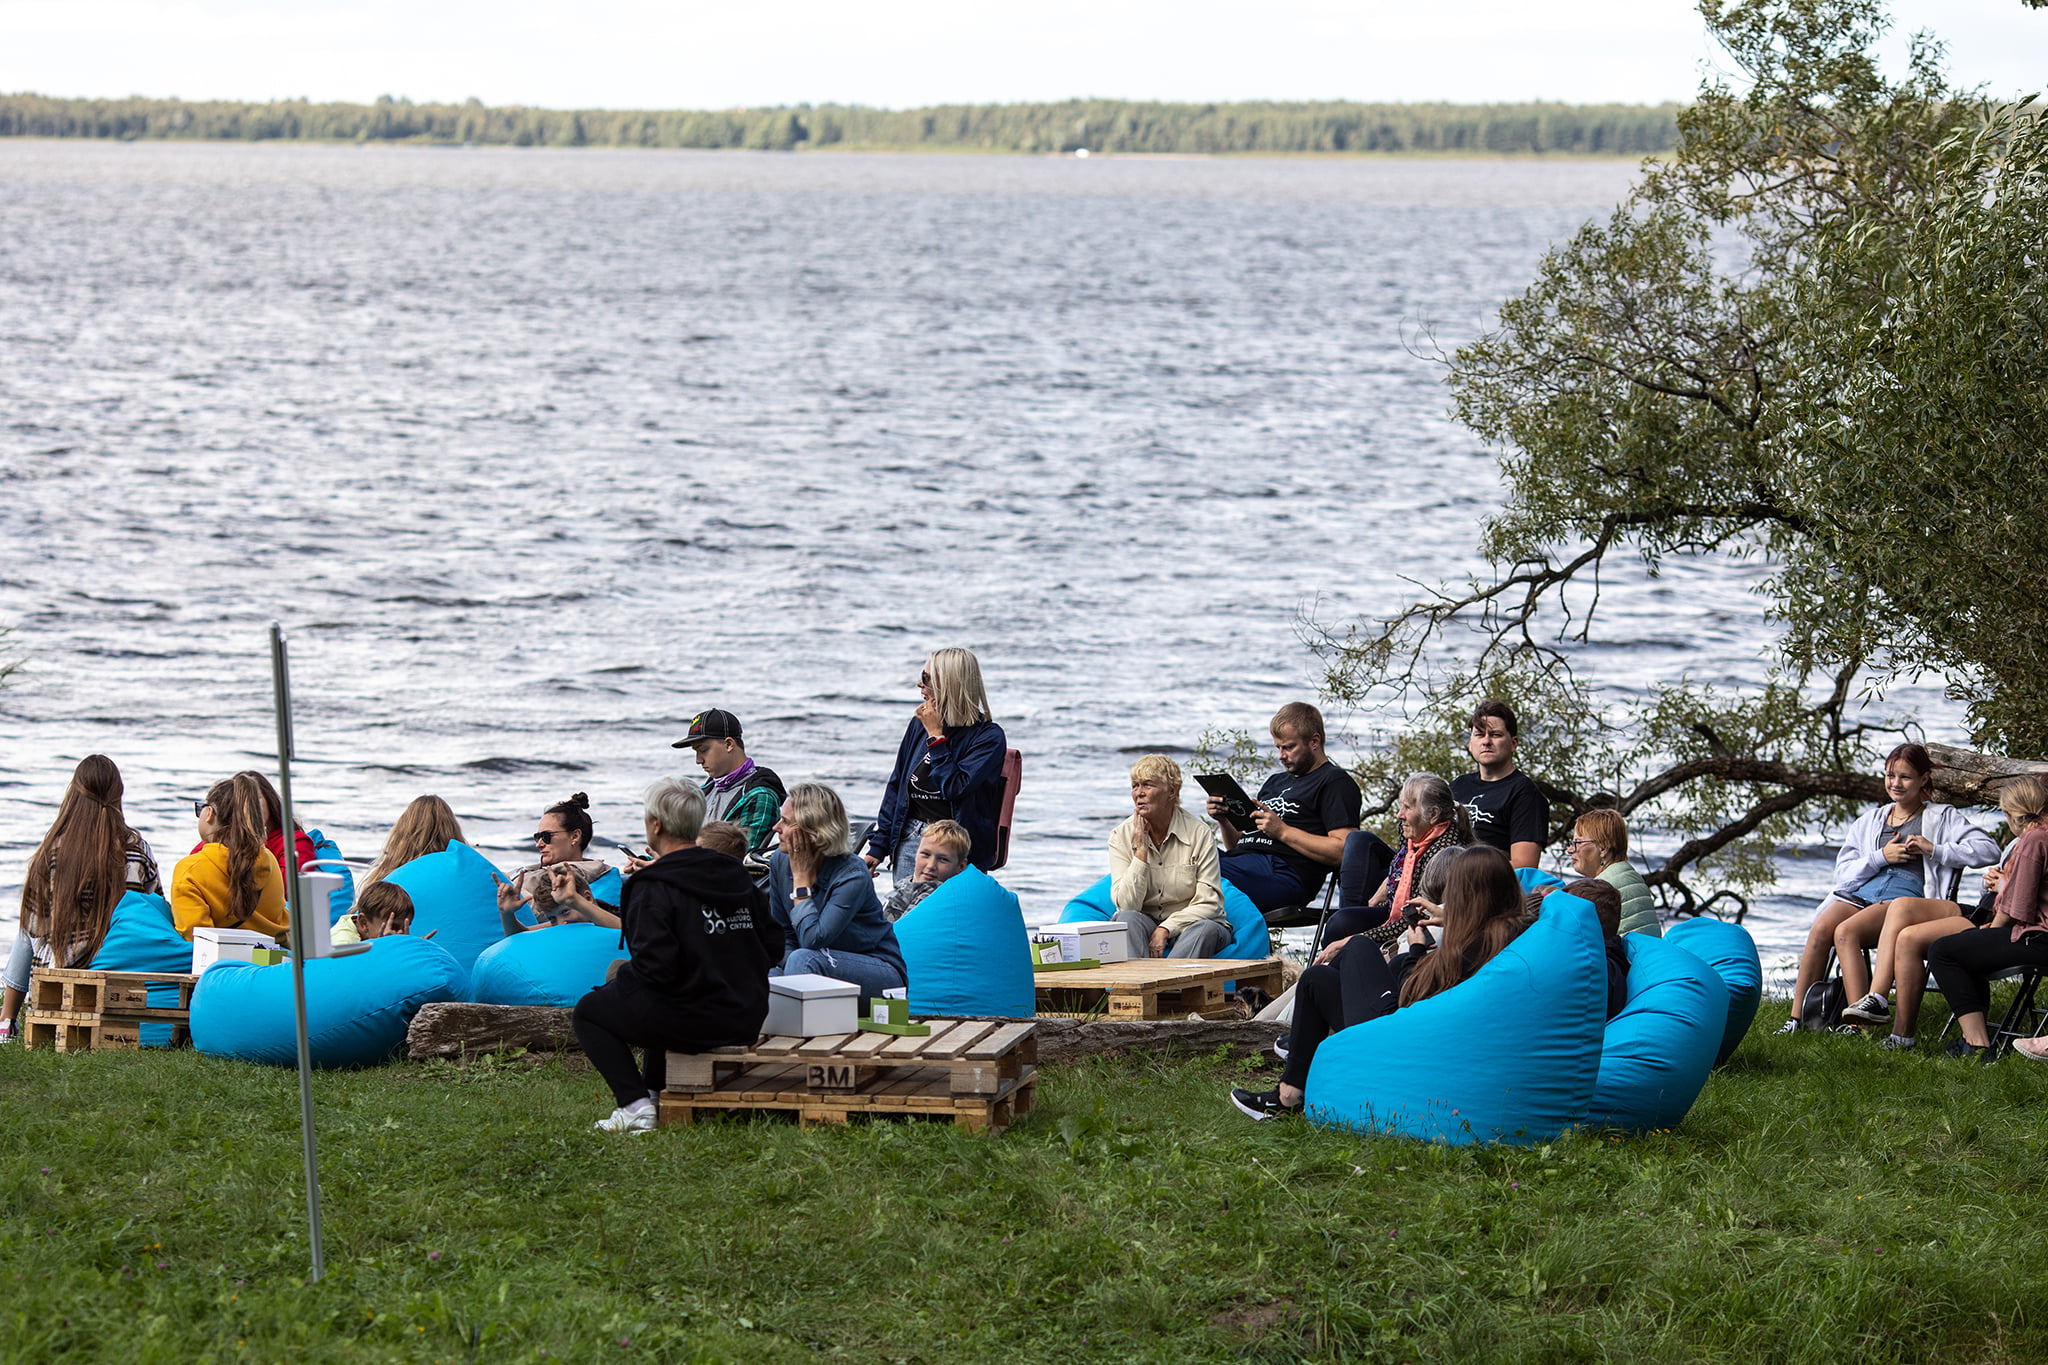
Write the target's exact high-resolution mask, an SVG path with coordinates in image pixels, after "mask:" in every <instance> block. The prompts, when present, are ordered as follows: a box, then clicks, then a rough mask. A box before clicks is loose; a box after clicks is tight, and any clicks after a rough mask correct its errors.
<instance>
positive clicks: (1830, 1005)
mask: <svg viewBox="0 0 2048 1365" xmlns="http://www.w3.org/2000/svg"><path fill="white" fill-rule="evenodd" d="M1848 1003H1849V993H1848V991H1847V990H1845V989H1844V988H1843V986H1842V978H1841V977H1839V976H1831V977H1829V978H1828V979H1827V980H1825V981H1816V982H1815V983H1814V984H1813V985H1811V986H1808V987H1807V988H1806V998H1805V999H1804V1000H1802V1001H1800V1002H1799V1027H1801V1028H1803V1029H1809V1030H1811V1031H1812V1032H1815V1033H1825V1032H1827V1031H1828V1030H1829V1029H1831V1028H1834V1027H1835V1026H1836V1025H1837V1024H1840V1023H1841V1022H1842V1009H1843V1007H1844V1006H1846V1005H1847V1004H1848Z"/></svg>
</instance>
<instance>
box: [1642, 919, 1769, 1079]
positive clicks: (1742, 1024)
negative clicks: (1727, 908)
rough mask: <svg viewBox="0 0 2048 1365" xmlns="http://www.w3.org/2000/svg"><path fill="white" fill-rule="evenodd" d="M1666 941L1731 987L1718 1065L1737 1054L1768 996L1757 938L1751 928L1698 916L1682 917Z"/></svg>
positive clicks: (1668, 934)
mask: <svg viewBox="0 0 2048 1365" xmlns="http://www.w3.org/2000/svg"><path fill="white" fill-rule="evenodd" d="M1664 942H1666V943H1673V944H1676V945H1678V946H1679V947H1681V948H1683V949H1685V950H1686V951H1687V952H1688V953H1691V954H1692V955H1693V956H1694V957H1696V958H1698V959H1699V960H1700V961H1702V962H1704V963H1706V964H1707V965H1708V966H1709V967H1712V968H1713V969H1714V971H1715V973H1716V974H1718V975H1719V976H1720V978H1721V984H1722V985H1724V986H1726V987H1727V988H1728V1025H1727V1028H1726V1030H1725V1031H1724V1032H1723V1033H1722V1035H1721V1049H1720V1051H1718V1052H1716V1053H1715V1054H1714V1065H1715V1066H1720V1065H1722V1064H1724V1063H1725V1062H1726V1061H1727V1060H1728V1059H1729V1058H1730V1057H1732V1056H1734V1055H1735V1048H1736V1045H1737V1044H1739V1043H1740V1042H1741V1041H1742V1039H1743V1037H1744V1035H1746V1034H1747V1033H1748V1032H1749V1026H1750V1024H1751V1023H1752V1022H1753V1021H1754V1020H1755V1019H1756V1010H1757V1006H1758V1005H1759V1004H1760V1003H1761V1002H1762V1001H1763V995H1764V964H1763V961H1762V959H1760V958H1759V957H1758V956H1757V952H1756V940H1755V939H1753V938H1751V937H1750V936H1749V930H1747V929H1745V928H1743V927H1742V926H1741V925H1739V924H1730V923H1729V922H1728V921H1727V920H1724V919H1713V918H1711V917H1709V916H1706V915H1697V916H1695V917H1693V918H1692V919H1685V920H1680V921H1679V922H1678V923H1676V924H1674V925H1672V926H1671V927H1670V928H1669V929H1666V930H1665V931H1664Z"/></svg>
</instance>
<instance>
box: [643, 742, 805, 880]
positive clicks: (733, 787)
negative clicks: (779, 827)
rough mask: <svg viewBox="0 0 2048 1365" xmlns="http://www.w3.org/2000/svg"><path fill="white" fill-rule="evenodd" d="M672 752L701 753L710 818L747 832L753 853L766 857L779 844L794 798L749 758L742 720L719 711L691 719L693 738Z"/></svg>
mask: <svg viewBox="0 0 2048 1365" xmlns="http://www.w3.org/2000/svg"><path fill="white" fill-rule="evenodd" d="M671 747H672V748H677V749H694V750H696V751H697V766H698V767H700V768H702V769H703V770H704V771H705V773H706V774H708V775H707V776H706V777H705V779H704V786H703V791H704V804H705V807H706V810H705V815H704V818H705V819H707V820H729V821H731V822H732V823H733V824H735V825H738V826H739V827H740V828H741V829H743V830H745V831H746V832H747V852H749V853H753V854H759V855H765V854H766V853H767V851H768V849H769V847H770V846H771V845H772V844H774V842H775V821H776V820H777V819H778V818H779V817H780V816H781V814H782V803H783V801H784V799H786V797H787V796H788V793H787V792H785V791H783V789H782V779H781V778H779V777H777V776H776V775H775V774H774V772H772V771H771V770H769V769H767V768H764V767H762V766H761V765H760V764H758V763H756V762H754V760H753V759H751V758H748V757H747V746H746V745H745V744H743V743H742V742H741V741H740V718H739V717H738V716H735V715H734V714H733V713H732V712H730V711H720V710H718V709H716V708H713V709H712V710H709V711H700V712H698V713H697V714H696V715H694V716H692V717H691V718H690V733H688V734H687V735H684V736H683V737H682V738H681V739H679V740H677V741H676V742H675V743H674V745H672V746H671Z"/></svg>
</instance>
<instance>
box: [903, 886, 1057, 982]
mask: <svg viewBox="0 0 2048 1365" xmlns="http://www.w3.org/2000/svg"><path fill="white" fill-rule="evenodd" d="M896 946H897V947H898V948H900V949H901V950H902V952H903V967H904V971H905V972H906V974H907V975H908V976H909V978H910V1012H911V1013H912V1014H953V1015H965V1016H967V1017H969V1018H979V1017H986V1016H989V1015H1007V1016H1010V1017H1013V1018H1023V1019H1029V1018H1030V1017H1031V1016H1032V1015H1034V1014H1036V1013H1037V1012H1038V993H1037V990H1036V988H1035V987H1034V986H1033V985H1032V978H1031V942H1030V940H1029V938H1028V937H1026V935H1025V932H1024V912H1023V910H1021V909H1019V908H1018V905H1017V896H1016V893H1015V892H1013V891H1010V890H1008V889H1006V888H1005V887H1004V886H1003V884H1002V883H1001V882H999V881H997V880H996V879H995V878H993V877H991V876H989V875H988V873H986V872H983V871H982V870H981V869H980V868H978V867H969V868H966V869H965V870H963V871H961V872H960V873H958V874H956V875H955V876H953V877H951V878H949V879H948V880H947V881H946V882H945V883H943V884H942V885H941V886H940V887H939V889H938V890H936V891H934V892H932V893H931V894H930V895H929V896H926V897H925V898H924V899H923V900H921V901H919V902H918V903H917V905H916V906H915V908H913V909H912V910H911V912H910V913H909V914H907V915H905V916H904V917H903V918H902V919H900V920H897V921H896Z"/></svg>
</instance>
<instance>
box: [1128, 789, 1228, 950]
mask: <svg viewBox="0 0 2048 1365" xmlns="http://www.w3.org/2000/svg"><path fill="white" fill-rule="evenodd" d="M1131 805H1132V806H1133V807H1135V810H1134V811H1133V813H1132V815H1131V818H1130V819H1128V820H1126V821H1124V822H1123V823H1122V824H1120V825H1118V826H1117V827H1116V828H1115V829H1114V830H1113V831H1111V833H1110V836H1109V898H1110V900H1111V902H1112V903H1114V904H1115V906H1116V918H1117V922H1118V923H1120V924H1122V925H1123V926H1124V928H1125V929H1126V930H1128V931H1129V933H1130V936H1131V956H1132V957H1214V956H1216V955H1217V954H1218V953H1220V952H1222V951H1223V950H1224V949H1225V948H1226V947H1228V946H1229V944H1230V918H1229V916H1228V915H1226V914H1225V913H1224V910H1223V873H1222V870H1221V867H1220V865H1219V863H1218V862H1217V855H1216V836H1215V835H1214V834H1213V833H1211V832H1210V829H1209V826H1208V824H1207V822H1206V821H1203V820H1202V819H1200V818H1198V817H1197V816H1194V815H1191V814H1189V813H1188V812H1187V811H1186V810H1183V809H1182V808H1181V804H1180V765H1179V764H1178V763H1175V762H1174V761H1173V760H1172V759H1170V758H1167V757H1165V756H1164V755H1161V754H1147V755H1145V756H1144V757H1143V758H1141V759H1139V760H1138V761H1137V762H1136V763H1133V764H1132V765H1131Z"/></svg>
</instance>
